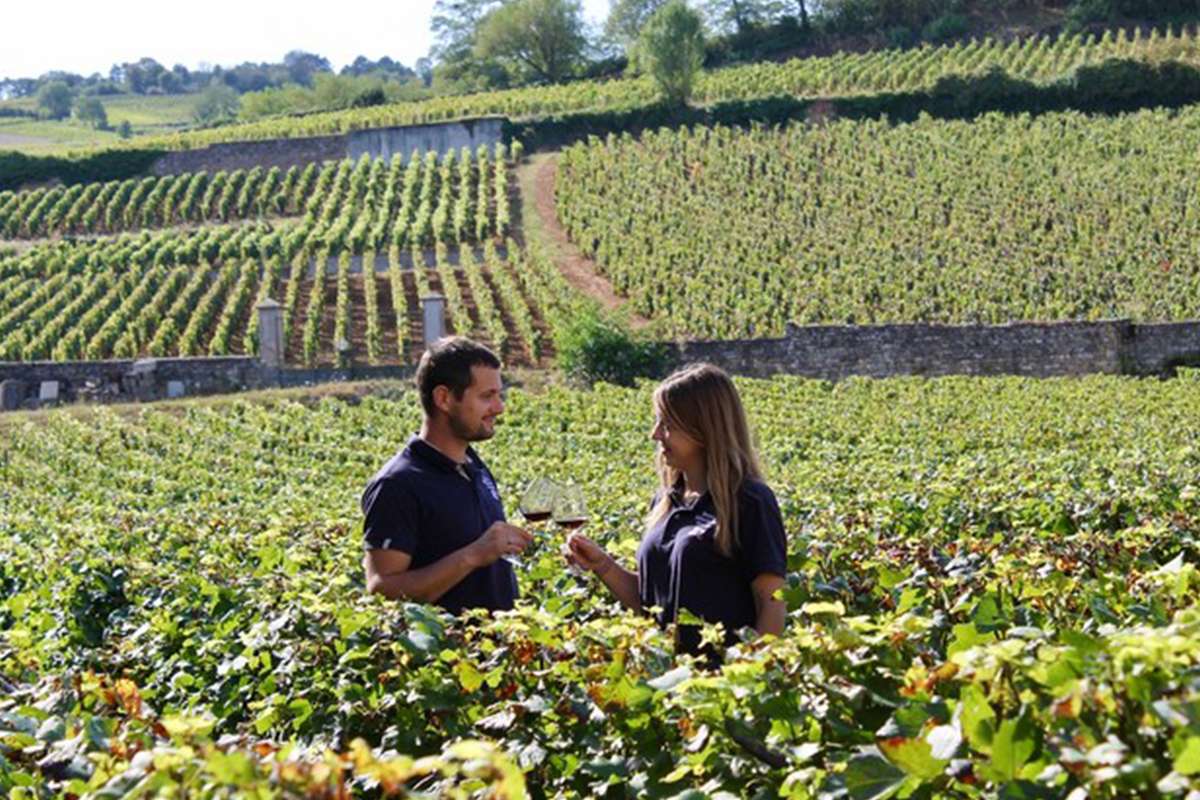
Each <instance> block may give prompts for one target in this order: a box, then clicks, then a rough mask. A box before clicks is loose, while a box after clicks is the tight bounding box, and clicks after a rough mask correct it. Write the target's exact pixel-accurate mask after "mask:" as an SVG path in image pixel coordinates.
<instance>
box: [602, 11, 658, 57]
mask: <svg viewBox="0 0 1200 800" xmlns="http://www.w3.org/2000/svg"><path fill="white" fill-rule="evenodd" d="M666 1H667V0H609V6H608V18H607V19H605V20H604V35H605V36H606V37H608V39H609V40H610V41H612V42H613V43H614V44H616V45H618V46H620V47H621V48H623V49H624V50H625V51H626V53H630V51H631V50H632V49H634V46H635V45H636V44H637V41H638V38H639V37H640V36H641V35H642V28H644V27H645V26H646V22H647V21H648V20H649V19H650V17H651V16H653V14H654V12H655V11H658V10H659V9H660V8H662V7H663V5H664V4H665V3H666Z"/></svg>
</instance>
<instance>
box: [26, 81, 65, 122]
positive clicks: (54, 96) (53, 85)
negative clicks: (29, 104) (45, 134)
mask: <svg viewBox="0 0 1200 800" xmlns="http://www.w3.org/2000/svg"><path fill="white" fill-rule="evenodd" d="M36 99H37V104H38V108H40V109H41V110H42V113H43V114H44V115H46V117H48V118H49V119H66V118H67V117H69V116H70V115H71V106H72V105H73V104H74V102H75V91H74V90H73V89H72V88H71V87H70V86H68V85H67V83H66V81H50V82H49V83H45V84H43V85H42V87H41V88H40V89H38V92H37V98H36Z"/></svg>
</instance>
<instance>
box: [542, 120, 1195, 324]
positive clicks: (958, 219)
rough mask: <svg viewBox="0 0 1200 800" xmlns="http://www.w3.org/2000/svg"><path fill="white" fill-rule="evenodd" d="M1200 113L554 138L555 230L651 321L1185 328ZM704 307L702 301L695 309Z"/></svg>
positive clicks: (1189, 310) (1191, 304)
mask: <svg viewBox="0 0 1200 800" xmlns="http://www.w3.org/2000/svg"><path fill="white" fill-rule="evenodd" d="M1198 154H1200V110H1197V108H1196V107H1191V108H1188V109H1185V110H1183V111H1179V112H1170V111H1161V110H1160V111H1147V112H1141V113H1136V114H1129V115H1123V116H1114V117H1104V116H1087V115H1083V114H1078V113H1058V114H1047V115H1043V116H1040V117H1029V116H1015V117H1014V116H1002V115H998V114H991V115H986V116H984V117H981V118H978V119H976V120H974V121H971V122H961V121H944V120H936V119H931V118H928V117H926V118H922V119H921V120H919V121H918V122H915V123H912V124H904V125H890V124H888V123H887V122H886V121H864V122H855V121H847V120H842V121H837V122H833V123H831V124H827V125H822V126H809V125H793V126H790V127H787V128H783V129H766V128H758V129H755V130H751V131H742V130H734V129H728V128H721V127H717V128H712V129H701V128H697V129H695V130H689V129H679V130H666V129H663V130H660V131H657V132H650V133H646V134H644V135H642V136H641V137H638V138H634V137H631V136H628V135H623V136H619V137H618V136H613V135H610V136H608V137H607V138H606V139H605V140H598V139H593V140H591V141H590V142H588V143H586V144H580V145H576V146H573V147H571V148H569V149H567V150H565V151H564V152H563V154H562V156H561V158H560V161H559V172H558V180H557V186H556V195H557V201H558V213H559V216H560V218H561V219H562V222H563V226H564V227H565V228H566V230H567V231H568V232H569V234H570V235H571V238H572V239H573V240H574V241H576V242H578V243H579V244H580V246H581V247H582V248H583V249H584V250H585V251H587V252H589V253H590V254H593V255H594V256H595V259H596V261H597V263H598V264H599V268H600V269H601V271H602V272H603V273H604V274H605V275H606V276H607V277H608V278H609V279H610V280H611V281H612V282H613V285H614V287H615V288H616V289H617V291H619V292H621V293H622V294H625V295H627V296H628V297H629V298H630V299H631V301H632V305H633V308H634V309H635V310H636V311H637V312H638V313H640V314H642V315H644V316H646V317H651V318H654V319H655V320H656V321H657V323H658V325H659V330H660V331H661V332H663V333H666V334H671V335H680V336H692V337H704V338H725V337H737V336H770V335H780V334H782V333H783V331H784V328H785V325H786V323H787V322H789V321H794V322H799V323H858V324H863V323H881V322H983V323H1002V322H1006V321H1009V320H1013V319H1050V320H1065V319H1099V318H1106V317H1130V318H1134V319H1137V320H1182V319H1193V318H1195V317H1196V316H1197V313H1198V309H1200V215H1198V214H1197V208H1200V201H1198V197H1200V177H1198V176H1200V169H1198V168H1200V161H1198V160H1197V158H1198ZM698 300H700V302H697V301H698Z"/></svg>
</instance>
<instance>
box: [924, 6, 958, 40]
mask: <svg viewBox="0 0 1200 800" xmlns="http://www.w3.org/2000/svg"><path fill="white" fill-rule="evenodd" d="M967 28H968V23H967V18H966V17H964V16H963V15H962V14H955V13H954V12H950V13H949V14H942V15H941V16H940V17H938V18H937V19H935V20H934V21H933V22H930V23H929V24H928V25H926V26H925V29H924V30H923V31H922V32H921V33H922V35H923V36H924V37H925V38H926V39H928V40H929V41H931V42H945V41H949V40H950V39H956V38H958V37H959V36H964V35H966V33H967Z"/></svg>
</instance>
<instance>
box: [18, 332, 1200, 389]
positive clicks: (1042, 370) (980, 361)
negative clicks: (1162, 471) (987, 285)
mask: <svg viewBox="0 0 1200 800" xmlns="http://www.w3.org/2000/svg"><path fill="white" fill-rule="evenodd" d="M672 358H673V359H674V360H675V361H676V362H678V363H685V362H691V361H708V362H711V363H714V364H717V365H719V366H722V367H724V368H725V369H727V370H729V371H730V372H732V373H734V374H736V375H747V376H754V377H767V376H770V375H775V374H789V375H802V376H805V377H810V378H821V379H825V380H838V379H840V378H845V377H848V376H851V375H863V376H869V377H877V378H884V377H890V376H894V375H930V376H936V375H1028V376H1032V377H1039V378H1049V377H1062V376H1074V375H1089V374H1108V375H1160V376H1166V375H1171V374H1172V373H1173V372H1174V370H1175V369H1176V368H1177V367H1180V366H1200V322H1177V323H1156V324H1149V325H1140V324H1134V323H1132V322H1130V321H1129V320H1106V321H1102V322H1058V323H1035V322H1021V323H1012V324H1009V325H861V326H854V325H813V326H803V327H799V326H790V327H789V328H788V332H787V335H786V336H783V337H781V338H778V339H741V340H727V341H708V342H681V343H677V344H675V345H673V348H672ZM413 369H414V368H413V367H409V366H384V367H349V368H344V369H333V368H320V369H287V368H275V367H268V366H266V365H264V364H263V363H262V362H261V361H259V359H257V358H246V357H234V358H164V359H145V360H141V361H129V360H124V361H97V362H91V361H74V362H35V363H28V364H20V363H9V364H4V363H0V410H11V409H13V408H36V407H38V406H40V405H47V404H53V403H56V402H75V401H79V400H85V401H86V400H92V401H100V402H104V401H122V400H157V399H162V398H167V397H182V396H192V395H205V394H223V393H228V392H238V391H244V390H247V389H261V388H267V387H278V386H301V385H311V384H317V383H330V382H335V381H353V380H371V379H406V378H409V377H411V376H412V374H413Z"/></svg>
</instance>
